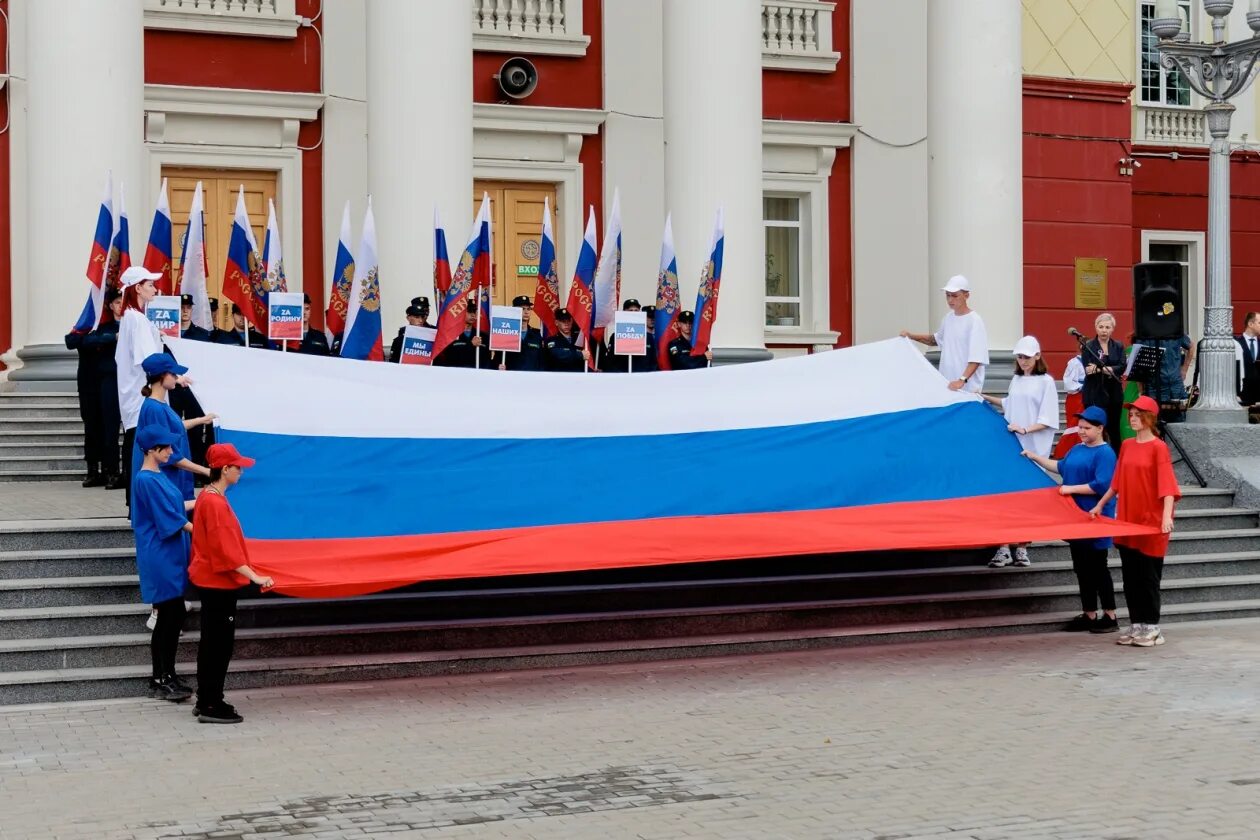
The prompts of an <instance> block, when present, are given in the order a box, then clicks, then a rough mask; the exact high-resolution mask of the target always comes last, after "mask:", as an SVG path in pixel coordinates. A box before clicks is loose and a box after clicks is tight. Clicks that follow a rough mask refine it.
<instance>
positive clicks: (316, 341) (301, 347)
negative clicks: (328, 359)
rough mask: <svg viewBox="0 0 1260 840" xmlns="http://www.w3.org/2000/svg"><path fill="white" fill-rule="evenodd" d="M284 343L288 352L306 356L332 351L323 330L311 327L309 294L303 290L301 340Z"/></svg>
mask: <svg viewBox="0 0 1260 840" xmlns="http://www.w3.org/2000/svg"><path fill="white" fill-rule="evenodd" d="M285 344H286V345H287V347H286V349H287V350H288V351H289V352H290V353H303V354H305V355H307V356H327V355H329V354H330V353H331V352H332V350H331V348H329V346H328V336H326V335H324V331H323V330H313V329H311V296H310V295H308V294H306V293H305V292H303V293H302V340H301V341H287V342H285Z"/></svg>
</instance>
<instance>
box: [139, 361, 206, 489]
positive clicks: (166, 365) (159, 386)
mask: <svg viewBox="0 0 1260 840" xmlns="http://www.w3.org/2000/svg"><path fill="white" fill-rule="evenodd" d="M141 367H142V368H143V369H144V373H145V386H144V388H143V389H142V390H141V393H142V394H143V395H144V401H143V402H142V403H141V404H140V413H139V414H138V415H136V425H137V428H140V429H143V428H147V427H149V426H157V427H160V428H163V429H165V430H167V431H168V432H169V433H170V435H171V437H172V439H173V440H174V443H173V444H172V445H173V446H174V447H175V454H174V455H172V456H171V458H170V460H169V461H168V462H167V463H166V464H165V465H164V466H165V470H164V471H165V472H166V473H167V477H168V478H169V479H170V481H171V484H172V485H174V486H175V489H177V490H179V492H180V495H181V496H183V497H184V499H185V500H186V501H189V502H191V501H192V500H193V483H194V479H193V476H194V475H200V476H203V477H208V476H209V475H210V470H209V469H207V468H206V467H203V466H201V465H200V464H197V463H194V462H193V460H192V454H191V450H190V444H189V442H188V430H189V429H191V428H194V427H197V426H207V425H209V424H211V423H213V422H214V420H215V418H216V417H218V415H217V414H207V415H205V416H204V417H196V418H193V419H191V420H181V419H180V417H179V415H178V414H176V413H175V410H174V409H173V408H171V406H170V404H169V403H168V398H169V394H170V392H171V389H173V388H174V387H175V383H176V381H177V379H178V378H179V377H182V376H183V375H184V374H186V373H188V368H186V367H184V366H183V365H181V364H179V363H178V362H176V361H175V359H174V358H173V357H172V356H169V355H167V354H166V353H154V354H153V355H151V356H149V357H148V358H146V359H145V360H144V361H143V362H142V363H141ZM129 457H130V459H131V466H132V470H133V472H134V470H135V469H137V468H138V467H139V466H140V459H141V457H142V453H141V451H140V447H139V446H136V447H135V448H134V450H133V451H132V452H131V453H129Z"/></svg>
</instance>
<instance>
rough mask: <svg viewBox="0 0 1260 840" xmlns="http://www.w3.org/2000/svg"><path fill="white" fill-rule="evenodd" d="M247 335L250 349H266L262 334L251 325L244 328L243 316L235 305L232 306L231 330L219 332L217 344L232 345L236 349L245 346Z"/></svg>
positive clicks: (265, 341) (265, 340)
mask: <svg viewBox="0 0 1260 840" xmlns="http://www.w3.org/2000/svg"><path fill="white" fill-rule="evenodd" d="M247 334H248V335H249V346H250V347H261V348H263V349H266V348H267V346H268V345H267V339H265V338H264V337H263V334H262V333H260V332H258V330H256V329H254V327H253V326H252V325H249V326H248V327H247V326H246V321H245V315H244V314H242V312H241V308H240V307H239V306H237V305H236V304H235V303H234V304H232V329H231V330H219V336H218V343H219V344H234V345H236V346H237V347H244V346H245V336H246V335H247Z"/></svg>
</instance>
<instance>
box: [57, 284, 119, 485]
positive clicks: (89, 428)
mask: <svg viewBox="0 0 1260 840" xmlns="http://www.w3.org/2000/svg"><path fill="white" fill-rule="evenodd" d="M111 291H112V290H111ZM89 337H90V332H86V333H82V332H74V331H71V332H68V333H66V349H67V350H75V351H77V352H78V354H79V364H78V367H77V368H76V370H75V377H74V378H75V384H76V385H77V386H78V391H79V418H80V419H81V420H82V421H83V460H84V461H86V462H87V478H85V479H84V480H83V486H84V487H101V486H103V485H104V484H105V482H106V481H108V480H109V479H107V478H106V477H105V476H104V475H102V474H101V453H100V451H99V449H98V447H99V446H100V441H101V402H100V399H99V398H98V394H99V393H100V381H101V380H100V376H99V375H98V374H97V365H96V359H95V358H94V357H93V352H92V348H91V347H90V346H89V345H88V343H87V340H88V338H89Z"/></svg>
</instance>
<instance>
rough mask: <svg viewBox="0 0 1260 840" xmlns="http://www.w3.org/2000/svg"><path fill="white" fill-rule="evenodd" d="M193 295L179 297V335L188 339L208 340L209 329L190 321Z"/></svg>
mask: <svg viewBox="0 0 1260 840" xmlns="http://www.w3.org/2000/svg"><path fill="white" fill-rule="evenodd" d="M192 311H193V296H192V295H180V297H179V335H180V338H186V339H188V340H189V341H209V340H210V330H208V329H206V328H205V327H199V326H197V325H196V324H194V323H193V322H192Z"/></svg>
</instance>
